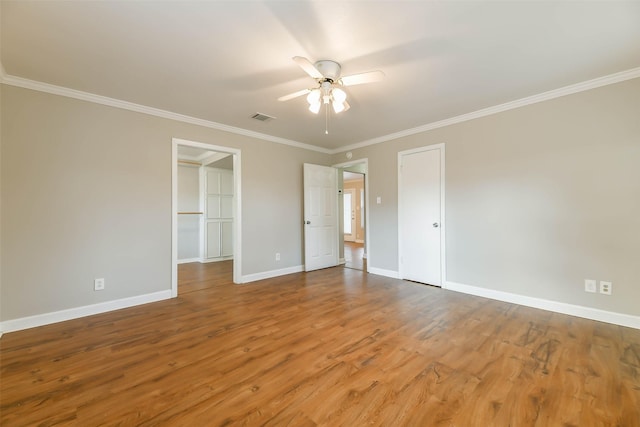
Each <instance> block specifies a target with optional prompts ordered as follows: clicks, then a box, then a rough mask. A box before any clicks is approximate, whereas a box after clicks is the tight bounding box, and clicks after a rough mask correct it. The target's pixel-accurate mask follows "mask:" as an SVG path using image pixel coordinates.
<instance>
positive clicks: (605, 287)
mask: <svg viewBox="0 0 640 427" xmlns="http://www.w3.org/2000/svg"><path fill="white" fill-rule="evenodd" d="M612 288H613V283H611V282H605V281H600V293H601V294H605V295H611V292H612V291H613V289H612Z"/></svg>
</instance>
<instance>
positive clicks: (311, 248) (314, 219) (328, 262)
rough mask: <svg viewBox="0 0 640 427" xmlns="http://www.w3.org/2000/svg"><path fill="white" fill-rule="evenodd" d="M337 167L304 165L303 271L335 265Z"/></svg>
mask: <svg viewBox="0 0 640 427" xmlns="http://www.w3.org/2000/svg"><path fill="white" fill-rule="evenodd" d="M337 200H338V170H337V169H336V168H332V167H327V166H320V165H312V164H309V163H305V164H304V270H305V271H312V270H318V269H320V268H326V267H334V266H336V265H338V204H337Z"/></svg>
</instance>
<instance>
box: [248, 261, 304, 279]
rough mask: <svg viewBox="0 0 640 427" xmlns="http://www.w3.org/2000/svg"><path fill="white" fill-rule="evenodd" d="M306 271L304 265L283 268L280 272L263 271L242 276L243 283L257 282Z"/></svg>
mask: <svg viewBox="0 0 640 427" xmlns="http://www.w3.org/2000/svg"><path fill="white" fill-rule="evenodd" d="M303 271H304V265H296V266H293V267H287V268H281V269H279V270H270V271H263V272H261V273H254V274H247V275H246V276H242V282H241V283H249V282H255V281H257V280H264V279H271V278H273V277H279V276H284V275H286V274H293V273H300V272H303Z"/></svg>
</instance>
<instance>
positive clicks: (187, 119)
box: [0, 63, 640, 154]
mask: <svg viewBox="0 0 640 427" xmlns="http://www.w3.org/2000/svg"><path fill="white" fill-rule="evenodd" d="M638 77H640V67H637V68H632V69H630V70H626V71H621V72H619V73H614V74H610V75H607V76H603V77H598V78H595V79H592V80H587V81H584V82H581V83H576V84H573V85H569V86H565V87H562V88H559V89H554V90H550V91H547V92H543V93H540V94H537V95H532V96H528V97H526V98H521V99H517V100H515V101H510V102H506V103H504V104H499V105H495V106H493V107H488V108H483V109H482V110H477V111H473V112H471V113H466V114H462V115H459V116H455V117H451V118H448V119H444V120H439V121H437V122H432V123H427V124H425V125H421V126H418V127H414V128H411V129H405V130H403V131H400V132H395V133H391V134H388V135H383V136H379V137H376V138H372V139H368V140H365V141H361V142H357V143H354V144H349V145H346V146H344V147H339V148H334V149H328V148H323V147H318V146H317V145H311V144H305V143H303V142H299V141H294V140H290V139H286V138H280V137H277V136H273V135H267V134H264V133H260V132H254V131H250V130H247V129H242V128H238V127H234V126H228V125H224V124H222V123H217V122H213V121H210V120H205V119H199V118H196V117H191V116H186V115H184V114H179V113H174V112H171V111H166V110H161V109H158V108H153V107H147V106H145V105H140V104H135V103H133V102H128V101H122V100H119V99H115V98H109V97H106V96H101V95H95V94H92V93H89V92H83V91H79V90H75V89H69V88H66V87H62V86H56V85H52V84H49V83H42V82H38V81H35V80H29V79H25V78H22V77H16V76H11V75H8V74H7V73H6V71H5V69H4V67H3V65H2V63H0V83H1V84H6V85H9V86H16V87H21V88H25V89H31V90H36V91H40V92H46V93H51V94H53V95H60V96H65V97H68V98H75V99H79V100H82V101H87V102H93V103H96V104H101V105H107V106H110V107H115V108H122V109H125V110H129V111H135V112H138V113H143V114H149V115H152V116H156V117H162V118H165V119H170V120H176V121H179V122H184V123H189V124H194V125H198V126H203V127H207V128H211V129H217V130H221V131H224V132H229V133H234V134H237V135H243V136H248V137H251V138H256V139H262V140H264V141H269V142H274V143H276V144H283V145H288V146H291V147H296V148H302V149H305V150H311V151H316V152H319V153H323V154H339V153H344V152H346V151H349V150H355V149H358V148H364V147H368V146H370V145H375V144H380V143H383V142H387V141H392V140H394V139H398V138H402V137H405V136H410V135H415V134H418V133H421V132H427V131H430V130H434V129H438V128H442V127H446V126H451V125H454V124H457V123H462V122H466V121H469V120H474V119H478V118H480V117H486V116H490V115H493V114H497V113H502V112H504V111H508V110H514V109H516V108H520V107H524V106H527V105H531V104H536V103H538V102H543V101H549V100H552V99H555V98H560V97H562V96H565V95H571V94H574V93H578V92H584V91H587V90H591V89H596V88H599V87H602V86H607V85H611V84H614V83H620V82H623V81H626V80H631V79H635V78H638Z"/></svg>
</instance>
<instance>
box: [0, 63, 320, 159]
mask: <svg viewBox="0 0 640 427" xmlns="http://www.w3.org/2000/svg"><path fill="white" fill-rule="evenodd" d="M1 77H2V79H1V80H0V82H1V83H2V84H6V85H9V86H15V87H21V88H24V89H31V90H35V91H38V92H45V93H50V94H53V95H59V96H64V97H67V98H74V99H79V100H81V101H87V102H93V103H94V104H100V105H107V106H109V107H115V108H121V109H123V110H129V111H135V112H137V113H143V114H148V115H150V116H156V117H162V118H165V119H170V120H176V121H179V122H183V123H189V124H193V125H198V126H203V127H206V128H210V129H217V130H221V131H223V132H230V133H234V134H237V135H244V136H248V137H251V138H257V139H262V140H265V141H269V142H275V143H276V144H283V145H289V146H291V147H296V148H302V149H305V150H311V151H317V152H319V153H324V154H331V150H329V149H327V148H322V147H318V146H316V145H311V144H305V143H303V142H299V141H293V140H291V139H286V138H280V137H278V136H272V135H267V134H265V133H260V132H254V131H251V130H247V129H242V128H238V127H235V126H229V125H225V124H222V123H217V122H213V121H211V120H205V119H199V118H197V117H191V116H187V115H184V114H179V113H174V112H172V111H167V110H161V109H159V108H153V107H148V106H146V105H140V104H135V103H133V102H128V101H122V100H120V99H115V98H109V97H107V96H102V95H96V94H93V93H89V92H83V91H80V90H75V89H69V88H66V87H63V86H56V85H52V84H49V83H43V82H38V81H35V80H29V79H25V78H22V77H16V76H11V75H1Z"/></svg>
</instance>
